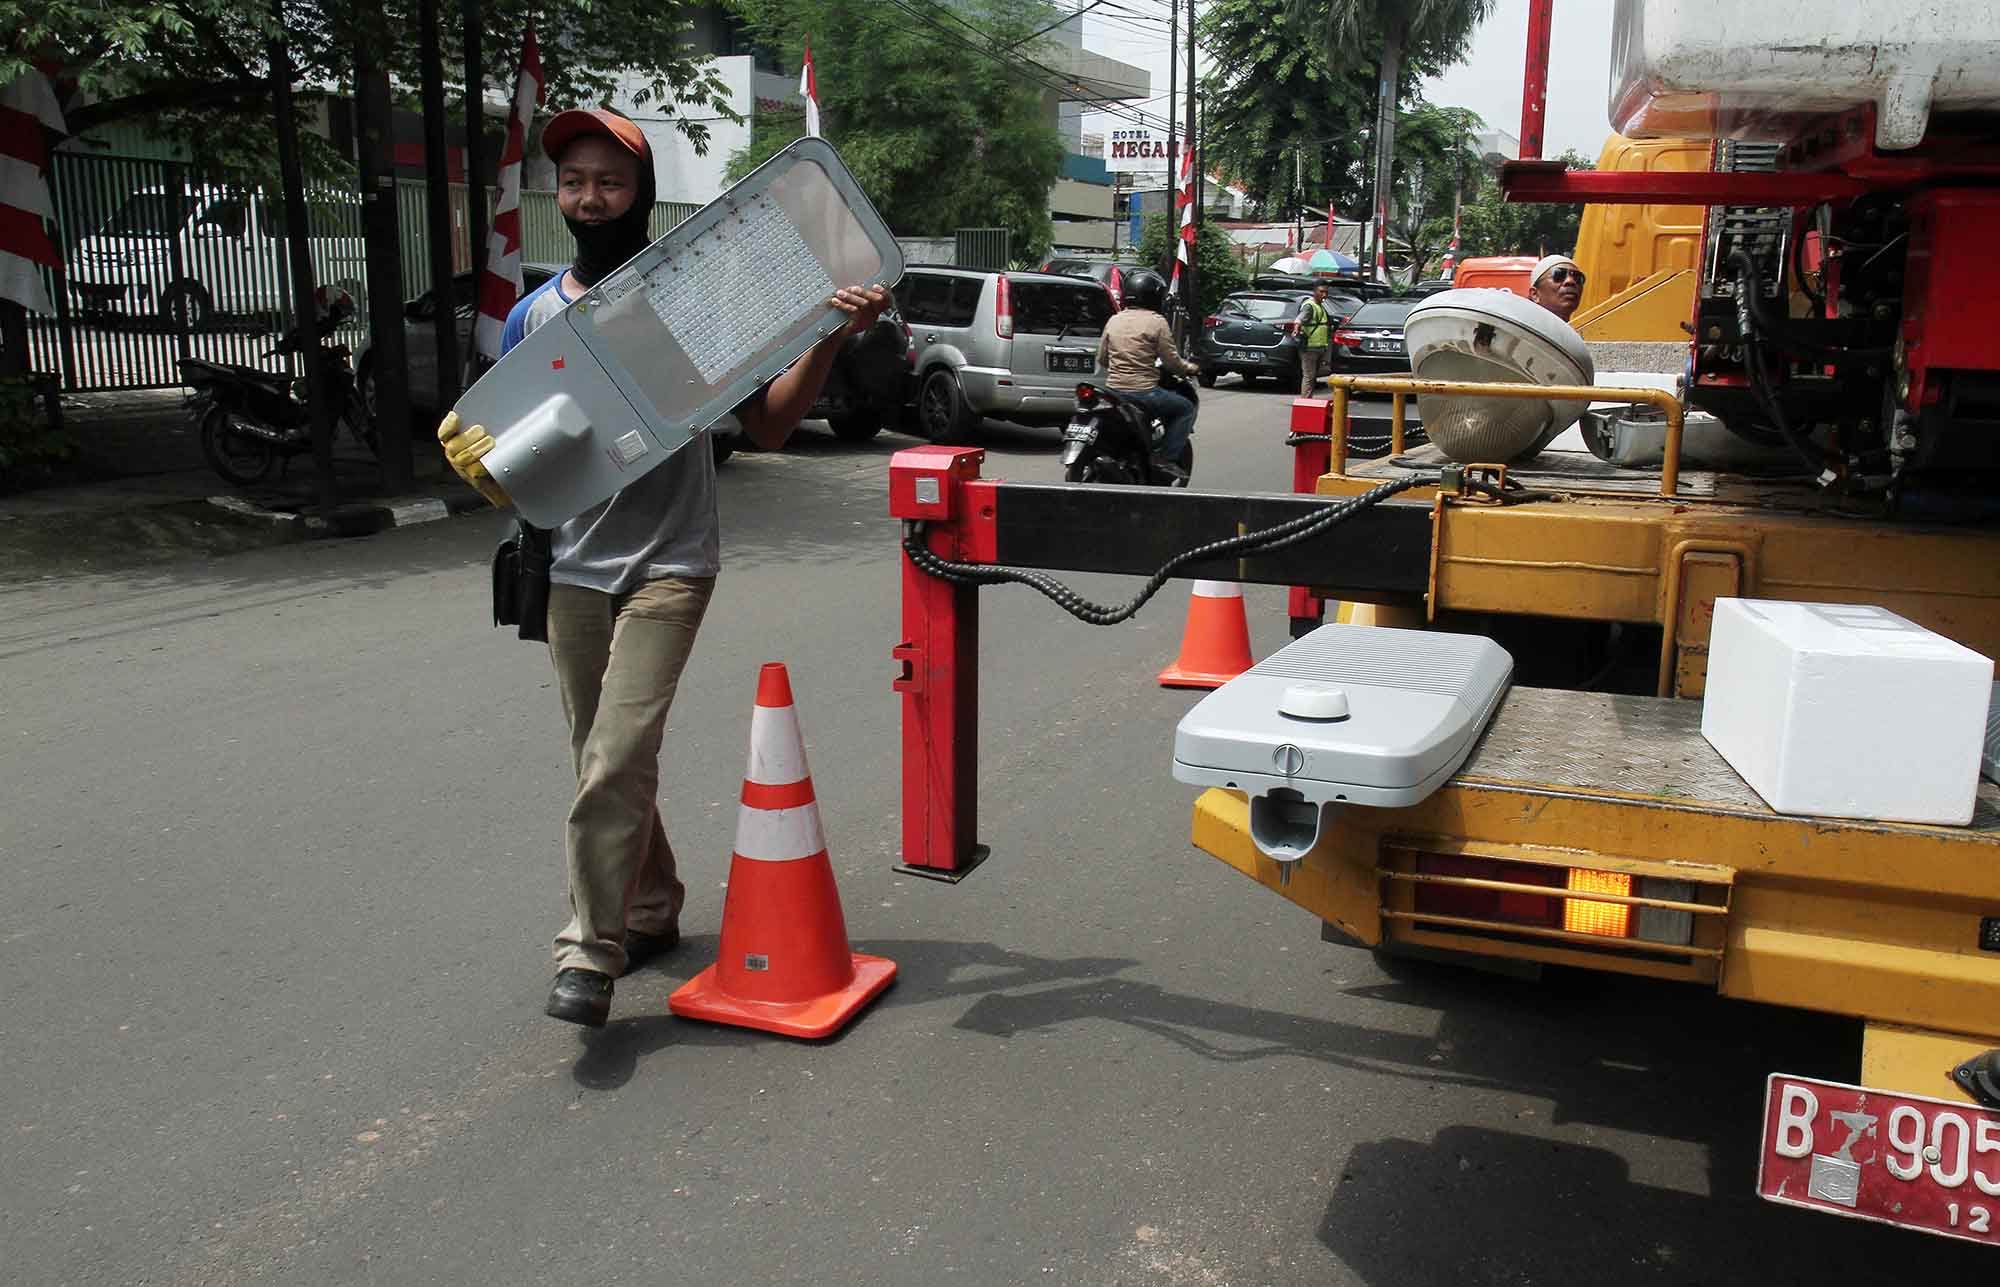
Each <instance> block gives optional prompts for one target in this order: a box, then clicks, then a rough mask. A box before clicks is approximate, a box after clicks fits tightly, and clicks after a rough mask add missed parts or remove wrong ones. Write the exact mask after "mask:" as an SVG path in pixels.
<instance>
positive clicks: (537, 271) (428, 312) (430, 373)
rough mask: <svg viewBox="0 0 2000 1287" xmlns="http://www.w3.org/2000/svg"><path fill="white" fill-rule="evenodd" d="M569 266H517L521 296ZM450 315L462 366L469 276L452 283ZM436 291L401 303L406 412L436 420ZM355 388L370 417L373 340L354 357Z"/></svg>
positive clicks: (473, 291)
mask: <svg viewBox="0 0 2000 1287" xmlns="http://www.w3.org/2000/svg"><path fill="white" fill-rule="evenodd" d="M566 268H568V265H567V264H522V265H521V293H522V294H524V295H525V294H527V293H528V292H529V291H531V290H535V289H537V288H538V287H540V286H541V285H542V283H544V282H546V281H548V279H549V278H551V277H553V276H555V275H556V274H557V273H560V272H562V271H564V270H565V269H566ZM451 297H452V307H453V311H454V313H455V314H456V316H457V320H458V327H457V330H458V356H459V360H460V361H461V362H463V361H464V360H465V358H466V356H467V355H468V354H469V353H471V352H472V325H473V321H474V318H475V316H476V314H477V310H478V299H479V297H478V292H477V288H476V287H475V286H474V284H473V275H472V274H471V273H460V274H458V275H457V276H456V277H454V278H452V279H451ZM436 316H437V292H436V291H435V290H427V291H425V292H424V293H423V294H421V295H419V296H417V297H416V298H415V299H413V300H410V301H409V302H408V303H406V304H404V305H403V354H404V357H405V359H406V360H407V361H408V363H409V369H410V411H411V414H413V415H415V416H417V417H418V418H419V419H426V418H428V419H435V418H436V417H438V416H441V415H443V414H444V408H443V407H441V406H439V405H438V360H437V327H436V326H435V325H434V324H433V320H432V319H434V318H435V317H436ZM354 380H355V387H356V388H358V389H359V390H360V391H361V402H362V405H363V406H365V407H367V408H368V414H369V415H370V416H373V415H374V414H375V353H374V344H373V342H372V341H364V342H363V343H362V344H361V345H360V347H359V348H358V349H357V351H356V352H355V355H354Z"/></svg>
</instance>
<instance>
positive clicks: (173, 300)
mask: <svg viewBox="0 0 2000 1287" xmlns="http://www.w3.org/2000/svg"><path fill="white" fill-rule="evenodd" d="M214 311H215V303H214V301H213V300H211V299H209V297H208V292H207V291H206V290H203V289H202V287H201V283H200V282H189V281H180V282H175V283H174V284H173V285H171V286H169V287H167V288H166V289H165V290H163V291H161V292H160V321H162V322H164V323H165V324H166V327H167V329H168V330H169V331H173V332H175V333H176V334H181V335H186V334H188V333H190V332H193V331H198V330H201V329H202V328H203V327H204V326H207V325H208V318H209V314H211V313H213V312H214Z"/></svg>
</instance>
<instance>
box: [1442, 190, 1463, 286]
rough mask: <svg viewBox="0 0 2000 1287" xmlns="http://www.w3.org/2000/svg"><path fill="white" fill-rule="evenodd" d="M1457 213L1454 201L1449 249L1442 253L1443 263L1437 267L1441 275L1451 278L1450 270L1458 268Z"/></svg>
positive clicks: (1457, 208) (1457, 206)
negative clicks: (1440, 270)
mask: <svg viewBox="0 0 2000 1287" xmlns="http://www.w3.org/2000/svg"><path fill="white" fill-rule="evenodd" d="M1459 213H1460V211H1459V205H1458V202H1457V201H1456V200H1454V201H1453V202H1452V204H1451V248H1450V249H1449V250H1447V251H1445V252H1444V263H1442V264H1440V265H1439V268H1440V269H1442V270H1443V271H1442V275H1443V276H1446V277H1449V276H1451V274H1452V270H1453V269H1455V268H1457V267H1458V217H1459Z"/></svg>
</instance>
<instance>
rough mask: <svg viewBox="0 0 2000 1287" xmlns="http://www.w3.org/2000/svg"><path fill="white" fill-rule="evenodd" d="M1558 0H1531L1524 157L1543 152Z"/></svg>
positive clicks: (1534, 158)
mask: <svg viewBox="0 0 2000 1287" xmlns="http://www.w3.org/2000/svg"><path fill="white" fill-rule="evenodd" d="M1555 4H1556V0H1528V68H1527V70H1526V71H1525V72H1523V73H1522V75H1521V159H1522V160H1523V161H1538V160H1540V159H1541V156H1542V123H1543V118H1544V117H1545V116H1546V115H1547V114H1548V97H1549V26H1550V23H1551V21H1552V13H1553V11H1554V9H1555Z"/></svg>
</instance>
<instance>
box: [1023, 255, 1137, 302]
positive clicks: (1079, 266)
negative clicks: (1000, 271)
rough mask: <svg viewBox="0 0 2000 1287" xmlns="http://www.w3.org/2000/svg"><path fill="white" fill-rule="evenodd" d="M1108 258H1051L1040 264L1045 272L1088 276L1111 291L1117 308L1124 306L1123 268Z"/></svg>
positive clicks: (1122, 265) (1124, 266) (1066, 275)
mask: <svg viewBox="0 0 2000 1287" xmlns="http://www.w3.org/2000/svg"><path fill="white" fill-rule="evenodd" d="M1127 267H1129V265H1126V264H1120V263H1117V262H1115V261H1113V260H1109V259H1075V258H1057V259H1051V260H1049V262H1047V263H1046V264H1043V265H1042V271H1043V272H1045V273H1056V274H1059V275H1061V276H1064V277H1088V278H1090V280H1092V281H1094V282H1097V283H1098V284H1099V285H1101V286H1103V287H1104V289H1106V290H1108V291H1110V292H1111V302H1112V304H1114V305H1115V306H1117V307H1119V308H1123V307H1125V282H1124V275H1125V269H1126V268H1127Z"/></svg>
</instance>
